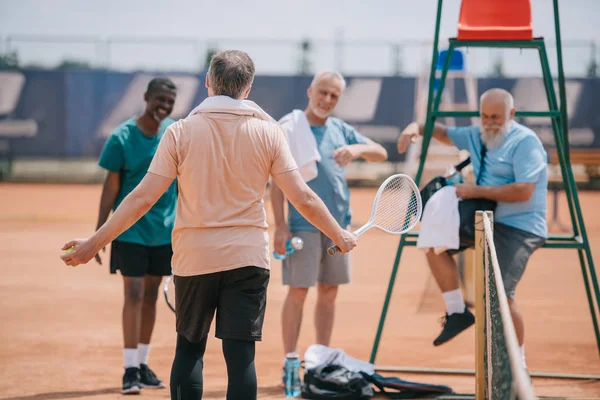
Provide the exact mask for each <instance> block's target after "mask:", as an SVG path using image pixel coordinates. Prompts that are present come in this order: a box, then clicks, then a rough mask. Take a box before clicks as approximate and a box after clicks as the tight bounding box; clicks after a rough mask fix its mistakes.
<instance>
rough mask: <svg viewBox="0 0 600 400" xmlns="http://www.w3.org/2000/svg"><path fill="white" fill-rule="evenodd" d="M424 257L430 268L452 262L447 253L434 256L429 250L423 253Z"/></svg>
mask: <svg viewBox="0 0 600 400" xmlns="http://www.w3.org/2000/svg"><path fill="white" fill-rule="evenodd" d="M425 256H426V257H427V263H428V264H429V266H430V267H436V266H438V265H440V264H442V263H448V262H453V260H454V259H453V258H452V256H451V255H450V254H449V253H448V252H447V251H444V252H442V253H440V254H436V253H435V252H434V251H433V250H429V251H428V252H427V253H425Z"/></svg>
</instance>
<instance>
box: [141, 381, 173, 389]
mask: <svg viewBox="0 0 600 400" xmlns="http://www.w3.org/2000/svg"><path fill="white" fill-rule="evenodd" d="M140 386H141V387H143V388H146V389H164V388H166V387H167V385H165V384H164V382H161V383H159V384H158V385H146V384H144V383H141V384H140Z"/></svg>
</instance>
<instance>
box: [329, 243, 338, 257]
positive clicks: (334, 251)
mask: <svg viewBox="0 0 600 400" xmlns="http://www.w3.org/2000/svg"><path fill="white" fill-rule="evenodd" d="M339 252H340V248H339V247H337V246H336V245H333V246H331V247H330V248H328V249H327V254H329V255H330V256H335V255H336V254H337V253H339Z"/></svg>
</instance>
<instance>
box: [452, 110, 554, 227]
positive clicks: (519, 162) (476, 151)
mask: <svg viewBox="0 0 600 400" xmlns="http://www.w3.org/2000/svg"><path fill="white" fill-rule="evenodd" d="M448 137H449V138H450V140H452V142H453V143H454V145H455V146H456V147H458V148H459V149H461V150H467V151H468V152H469V155H470V157H471V164H472V165H473V174H474V176H477V175H478V174H479V170H480V168H481V147H482V142H481V137H480V135H479V125H473V126H469V127H460V128H456V127H449V128H448ZM515 182H534V183H535V189H534V191H533V195H532V196H531V198H530V199H529V200H527V201H517V202H502V201H499V202H498V206H497V208H496V211H495V212H494V221H497V222H499V223H502V224H504V225H508V226H512V227H513V228H517V229H521V230H523V231H526V232H529V233H533V234H534V235H537V236H541V237H544V238H547V237H548V225H547V223H546V195H547V193H548V156H547V154H546V151H545V150H544V146H543V145H542V142H541V141H540V139H539V138H538V136H537V135H536V134H535V132H533V131H532V130H531V129H529V128H527V127H525V126H523V125H521V124H518V123H516V122H514V121H513V122H512V125H511V127H510V129H509V132H508V134H507V136H506V138H505V139H504V141H503V142H502V143H501V144H500V145H499V146H498V147H496V148H495V149H488V151H487V154H486V155H485V165H484V168H483V175H482V176H481V182H480V185H482V186H500V185H506V184H509V183H515Z"/></svg>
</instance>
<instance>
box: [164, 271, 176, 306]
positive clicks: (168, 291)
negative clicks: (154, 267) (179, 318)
mask: <svg viewBox="0 0 600 400" xmlns="http://www.w3.org/2000/svg"><path fill="white" fill-rule="evenodd" d="M163 292H164V294H165V301H166V302H167V305H168V306H169V308H170V309H171V310H172V311H173V312H175V283H174V282H173V275H169V276H168V277H167V280H165V283H164V285H163Z"/></svg>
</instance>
